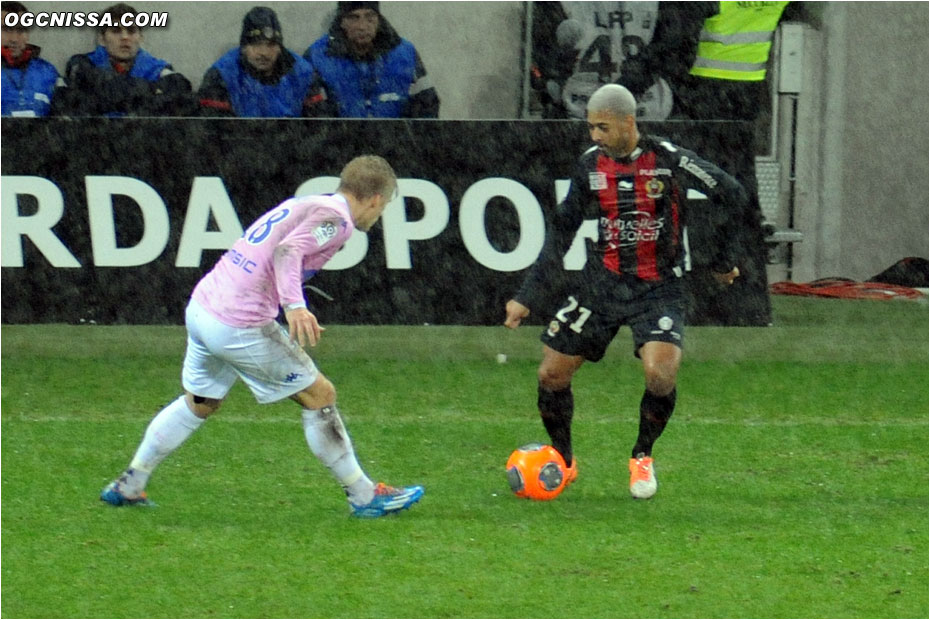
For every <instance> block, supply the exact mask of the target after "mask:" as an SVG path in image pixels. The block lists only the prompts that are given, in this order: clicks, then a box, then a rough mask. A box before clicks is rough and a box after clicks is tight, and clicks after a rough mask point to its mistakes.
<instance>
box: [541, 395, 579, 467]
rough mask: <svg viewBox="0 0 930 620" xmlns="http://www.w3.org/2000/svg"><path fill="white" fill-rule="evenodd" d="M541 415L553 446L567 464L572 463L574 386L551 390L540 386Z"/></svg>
mask: <svg viewBox="0 0 930 620" xmlns="http://www.w3.org/2000/svg"><path fill="white" fill-rule="evenodd" d="M537 405H538V406H539V416H540V417H541V418H542V421H543V426H545V427H546V432H547V433H549V438H550V439H551V440H552V447H553V448H555V449H556V451H558V453H559V454H561V455H562V458H563V459H565V464H566V465H568V466H569V467H571V465H572V415H573V414H574V412H575V398H574V396H572V388H571V386H568V387H567V388H565V389H564V390H558V391H555V392H553V391H551V390H547V389H546V388H544V387H542V386H539V399H538V401H537Z"/></svg>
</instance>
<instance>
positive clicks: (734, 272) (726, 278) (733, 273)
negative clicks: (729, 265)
mask: <svg viewBox="0 0 930 620" xmlns="http://www.w3.org/2000/svg"><path fill="white" fill-rule="evenodd" d="M738 277H739V267H734V268H733V269H731V270H730V271H728V272H727V273H715V274H714V279H715V280H717V282H719V283H720V284H722V285H723V286H730V285H731V284H733V281H734V280H736V278H738Z"/></svg>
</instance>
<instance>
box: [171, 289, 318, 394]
mask: <svg viewBox="0 0 930 620" xmlns="http://www.w3.org/2000/svg"><path fill="white" fill-rule="evenodd" d="M185 323H186V324H187V353H186V354H185V355H184V369H183V371H182V372H181V382H182V383H183V385H184V389H185V390H187V391H188V392H190V393H191V394H194V395H195V396H202V397H204V398H215V399H217V400H219V399H222V398H224V397H225V396H226V394H227V393H228V392H229V390H230V388H232V386H233V384H234V383H235V382H236V378H237V377H239V378H241V379H242V380H243V381H244V382H245V384H246V385H247V386H249V389H250V390H252V394H254V395H255V400H257V401H258V402H260V403H273V402H275V401H278V400H281V399H283V398H287V397H288V396H292V395H294V394H296V393H297V392H300V391H301V390H304V389H306V388H308V387H309V386H311V385H313V382H314V381H316V379H317V377H318V376H319V371H318V370H317V368H316V365H315V364H314V363H313V360H312V359H310V356H309V355H307V353H306V351H304V350H303V349H302V348H301V347H300V345H299V344H297V343H296V342H294V341H293V340H291V338H290V336H289V335H288V333H287V331H286V330H285V329H284V328H283V327H282V326H281V325H279V324H278V323H277V322H276V321H272V322H271V323H268V324H267V325H262V326H261V327H230V326H229V325H226V324H224V323H222V322H220V321H218V320H217V319H216V318H214V316H213V315H212V314H210V313H209V312H207V311H206V310H205V309H204V308H203V306H201V305H200V304H198V303H197V302H196V301H194V300H193V299H191V301H190V303H189V304H188V305H187V310H186V312H185Z"/></svg>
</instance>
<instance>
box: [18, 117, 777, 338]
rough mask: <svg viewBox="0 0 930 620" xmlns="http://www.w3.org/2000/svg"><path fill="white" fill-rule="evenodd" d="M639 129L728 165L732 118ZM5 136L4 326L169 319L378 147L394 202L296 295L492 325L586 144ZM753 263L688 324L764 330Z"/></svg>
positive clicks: (261, 131) (517, 134)
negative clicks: (220, 267)
mask: <svg viewBox="0 0 930 620" xmlns="http://www.w3.org/2000/svg"><path fill="white" fill-rule="evenodd" d="M645 129H646V130H647V131H651V132H652V133H657V134H660V135H664V136H667V137H669V138H671V139H672V140H673V141H675V142H678V143H680V144H682V145H683V146H686V147H688V148H692V149H694V150H696V151H697V152H698V153H699V154H701V155H702V156H704V157H705V158H707V159H709V160H711V161H715V162H716V163H719V164H720V165H721V166H723V167H724V168H728V167H731V168H738V166H737V165H736V163H735V162H728V161H727V156H728V153H726V152H719V151H721V149H720V147H719V146H717V144H719V142H718V141H717V140H715V139H714V136H715V132H719V131H736V130H738V131H743V130H745V128H744V127H742V126H741V125H739V124H734V123H729V124H722V123H721V124H714V123H705V124H702V125H700V126H696V125H694V124H684V123H664V124H661V125H655V126H651V127H650V126H647V127H645ZM2 138H3V140H2V160H0V161H2V174H3V180H2V186H0V189H2V225H0V234H2V244H0V248H2V254H3V261H2V284H3V300H2V312H3V314H2V320H3V322H5V323H48V322H65V323H73V322H79V321H81V320H85V321H89V320H94V321H96V322H97V323H131V324H159V323H169V324H179V323H181V322H182V317H183V309H184V306H185V304H186V301H187V298H188V296H189V294H190V290H191V288H192V287H193V285H194V284H195V283H196V282H197V280H198V279H199V278H200V277H201V276H202V275H203V273H205V272H206V271H207V270H209V269H210V267H211V266H212V265H213V263H214V262H215V261H216V260H217V258H219V256H220V255H221V254H222V252H223V251H224V250H225V248H227V247H228V246H229V245H230V244H231V243H232V241H233V240H235V239H236V238H237V237H238V236H239V235H241V233H242V230H243V229H244V228H246V227H248V225H249V224H250V223H251V222H252V221H253V220H254V219H255V218H256V217H258V216H259V215H260V214H262V213H264V212H265V211H267V210H268V209H270V208H271V207H273V206H275V205H276V204H278V203H279V202H281V201H283V200H285V199H286V198H289V197H290V196H293V195H295V194H305V193H326V192H331V191H333V190H334V189H335V182H336V181H335V177H337V176H338V174H339V170H340V169H341V167H342V166H343V165H344V164H345V163H346V162H347V161H348V160H349V159H351V158H352V157H354V156H356V155H361V154H365V153H372V154H377V155H381V156H383V157H385V158H386V159H387V160H388V161H390V162H391V164H392V166H393V167H394V169H395V171H396V172H397V176H398V179H399V190H400V194H401V198H400V199H398V200H396V201H394V202H393V203H392V204H391V205H390V206H389V207H388V209H387V210H386V212H385V215H384V217H383V218H382V221H381V222H380V223H379V224H378V225H377V226H376V227H375V228H374V229H373V230H372V231H371V233H369V235H368V236H367V238H366V237H365V236H364V235H362V234H361V233H357V236H356V237H353V240H352V241H350V243H349V244H347V246H346V247H345V248H344V249H343V250H342V251H341V252H340V253H339V254H338V255H337V256H336V257H335V258H334V259H333V261H332V262H331V263H330V264H329V265H328V266H327V268H326V269H324V271H322V272H321V273H320V274H318V275H317V276H315V277H314V278H313V279H312V280H311V281H310V282H309V284H312V285H313V286H315V287H317V288H318V289H320V290H322V291H324V292H325V293H326V294H327V295H328V296H330V297H332V300H326V299H324V298H323V297H322V296H320V295H319V294H317V293H313V292H310V293H308V301H309V302H310V304H311V305H312V306H313V308H314V310H315V311H316V312H317V313H318V314H319V315H320V318H321V320H322V321H323V322H326V323H345V324H361V323H365V324H423V323H431V324H457V325H492V324H498V323H500V322H501V321H502V320H503V307H504V304H505V302H506V301H507V299H509V297H510V296H511V295H512V294H513V292H514V291H515V290H516V288H517V287H518V286H519V283H520V282H521V280H522V276H523V272H524V270H525V269H526V267H528V266H529V264H531V263H532V261H533V260H534V259H535V257H536V255H537V254H538V252H539V249H540V248H541V245H542V242H543V239H544V236H545V222H546V219H547V218H548V216H549V214H550V213H551V211H552V209H553V208H554V206H555V204H556V203H557V201H558V200H559V199H560V198H561V197H562V196H564V194H565V192H566V191H567V187H568V182H567V179H568V177H569V175H570V173H571V171H572V169H573V166H574V163H575V161H576V159H577V157H578V156H579V155H580V153H581V152H582V151H583V150H584V149H585V148H587V147H588V146H589V142H588V137H587V132H586V128H585V125H584V123H581V122H572V121H438V120H418V121H400V120H398V121H367V120H303V119H280V120H272V119H262V120H247V119H3V121H2ZM749 238H752V239H754V238H755V237H752V236H751V235H750V236H749V237H747V239H749ZM753 243H754V242H753ZM745 245H746V246H747V248H749V247H752V244H751V243H749V242H748V241H747V242H746V244H745ZM582 251H583V249H582ZM761 255H762V252H761V249H759V248H758V246H756V247H755V248H754V249H751V250H747V267H748V269H744V271H748V272H749V273H750V277H749V278H745V279H744V282H742V283H741V284H740V287H739V288H734V290H732V291H727V292H726V294H727V295H728V298H727V299H726V300H721V299H720V298H717V299H716V300H715V302H714V303H715V304H716V305H718V306H724V307H726V308H729V309H733V312H729V313H728V315H730V316H729V318H724V319H723V320H721V321H716V320H713V319H710V320H709V319H708V318H707V317H702V316H701V309H700V306H701V305H702V304H701V301H702V298H704V297H706V295H705V294H704V293H703V292H696V293H695V297H696V298H697V302H698V303H697V305H698V308H697V309H696V311H695V313H694V315H693V316H692V319H693V321H692V322H696V323H702V322H705V323H706V322H722V323H725V324H749V325H753V324H754V325H761V324H766V323H767V322H768V316H769V310H768V297H767V292H766V285H765V278H764V269H765V267H764V264H762V263H761V262H759V260H758V259H757V256H761ZM582 257H583V254H582V255H578V254H575V255H574V256H570V257H569V258H567V260H566V263H567V264H569V266H570V265H571V264H577V265H578V266H580V264H581V263H580V260H581V258H582ZM753 273H756V274H760V275H759V276H758V277H756V278H753V277H752V274H753ZM760 278H761V279H760ZM537 318H539V319H540V320H542V318H541V317H537Z"/></svg>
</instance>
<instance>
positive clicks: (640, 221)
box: [504, 84, 747, 499]
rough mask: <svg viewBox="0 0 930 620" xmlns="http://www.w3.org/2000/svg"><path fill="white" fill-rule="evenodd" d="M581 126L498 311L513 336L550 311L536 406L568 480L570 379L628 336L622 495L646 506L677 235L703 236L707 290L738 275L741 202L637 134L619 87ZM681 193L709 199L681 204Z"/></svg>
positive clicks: (666, 402) (678, 269)
mask: <svg viewBox="0 0 930 620" xmlns="http://www.w3.org/2000/svg"><path fill="white" fill-rule="evenodd" d="M587 119H588V132H589V133H590V135H591V140H592V141H593V142H594V146H593V147H591V148H590V149H588V150H587V151H586V152H585V153H584V154H583V155H582V156H581V158H580V159H579V161H578V166H577V168H576V170H575V172H574V174H573V175H572V179H571V188H570V190H569V192H568V195H567V196H566V198H565V200H564V202H562V204H560V205H559V206H558V209H557V210H556V212H555V216H554V221H553V223H552V228H551V229H550V230H549V234H548V236H547V238H546V243H545V246H544V247H543V250H542V252H541V253H540V256H539V258H538V259H537V261H536V263H535V264H534V265H533V266H532V268H531V269H530V270H529V272H528V274H527V276H526V279H525V280H524V283H523V286H522V287H521V288H520V290H519V291H518V292H517V294H516V295H515V296H514V298H513V299H512V300H510V301H509V302H508V303H507V308H506V313H507V317H506V320H505V323H504V324H505V325H506V326H507V327H509V328H512V329H515V328H517V327H518V326H519V325H520V323H521V321H523V319H525V318H526V317H527V316H529V314H530V312H531V311H536V312H545V311H547V310H550V309H551V310H553V311H555V312H554V316H553V318H552V320H551V322H550V323H549V325H548V327H547V329H546V330H545V331H544V332H543V334H542V338H541V339H542V341H543V345H544V346H543V359H542V363H541V364H540V366H539V372H538V382H539V397H538V403H537V404H538V407H539V414H540V416H541V417H542V421H543V425H544V426H545V428H546V431H547V432H548V434H549V437H550V438H551V440H552V446H553V447H554V448H555V449H556V450H557V451H558V452H559V453H560V454H561V455H562V458H563V459H564V460H565V463H566V467H567V468H568V472H567V480H568V481H569V482H573V481H574V480H575V478H576V477H577V475H578V468H577V462H576V460H575V458H574V455H573V453H572V441H571V424H572V417H573V415H574V408H575V405H574V396H573V394H572V385H571V382H572V377H573V376H574V374H575V372H577V371H578V369H579V368H581V366H582V364H583V363H584V362H585V361H586V360H588V361H592V362H597V361H599V360H600V359H601V358H602V357H603V356H604V353H605V351H606V350H607V346H608V345H609V344H610V342H611V341H612V340H613V338H614V336H616V334H617V331H618V330H619V328H620V327H621V326H622V325H629V326H630V328H631V330H632V331H633V341H634V351H633V352H634V354H635V355H636V357H638V358H639V359H640V360H641V361H642V364H643V372H644V375H645V383H646V385H645V390H644V392H643V395H642V399H641V400H640V405H639V435H638V436H637V438H636V442H635V443H634V444H633V449H632V453H631V456H630V460H629V470H630V494H631V495H632V496H633V497H634V498H638V499H647V498H650V497H652V496H653V495H655V493H656V489H657V486H658V485H657V482H656V477H655V471H654V467H653V460H652V447H653V444H654V443H655V441H656V439H658V438H659V435H661V434H662V431H663V430H664V429H665V425H666V423H667V422H668V420H669V418H670V417H671V415H672V411H673V410H674V408H675V399H676V394H677V391H676V378H677V375H678V367H679V364H680V363H681V350H682V345H683V342H684V325H683V319H684V314H685V298H684V290H683V284H682V276H683V274H684V269H685V258H686V254H687V246H686V239H687V238H686V236H685V235H684V229H685V226H686V225H688V226H701V227H704V228H706V229H708V230H712V231H714V235H713V238H715V239H716V240H717V243H718V247H717V249H718V255H717V259H716V261H715V271H717V272H718V281H719V282H721V285H724V286H725V285H727V284H731V283H732V282H733V279H734V278H736V277H738V276H739V269H738V268H737V266H736V261H735V259H734V255H733V253H732V251H731V250H732V248H731V247H730V245H728V243H727V241H728V240H729V239H732V238H733V237H732V235H731V234H730V233H729V232H728V231H729V226H730V223H731V222H733V221H736V218H734V217H732V216H733V214H738V213H741V212H742V209H743V204H744V203H745V201H746V200H747V197H746V192H745V191H744V190H743V188H742V186H740V184H739V183H738V182H737V181H736V179H734V178H733V177H731V176H730V175H729V174H727V173H725V172H724V171H723V170H721V169H720V168H718V167H717V166H715V165H713V164H711V163H709V162H707V161H705V160H703V159H701V158H700V157H698V156H697V155H695V154H694V153H693V152H691V151H689V150H686V149H683V148H681V147H679V146H676V145H674V144H672V143H671V142H669V141H667V140H663V139H661V138H654V137H651V136H644V135H640V133H639V129H638V127H637V124H636V101H635V99H634V98H633V95H632V94H630V91H628V90H627V89H626V88H624V87H623V86H620V85H618V84H609V85H606V86H602V87H601V88H600V89H598V90H597V91H596V92H595V93H594V94H593V95H592V96H591V99H590V100H589V101H588V108H587ZM689 189H690V190H696V191H698V192H700V193H701V194H703V195H704V196H706V197H707V198H708V200H704V201H700V202H694V203H689V202H688V200H687V195H688V190H689ZM588 219H593V220H597V222H598V238H597V241H595V242H593V243H592V242H589V246H588V253H587V263H586V264H585V266H584V268H583V269H582V271H581V273H580V274H579V277H577V278H576V277H572V278H569V277H567V274H566V273H565V271H564V270H563V268H562V257H563V256H564V254H565V252H566V251H567V250H568V248H569V247H570V246H571V244H572V241H573V240H574V238H575V234H576V232H577V231H578V228H579V226H581V224H582V222H583V221H584V220H588ZM553 296H555V298H553Z"/></svg>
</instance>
